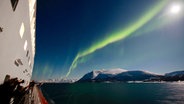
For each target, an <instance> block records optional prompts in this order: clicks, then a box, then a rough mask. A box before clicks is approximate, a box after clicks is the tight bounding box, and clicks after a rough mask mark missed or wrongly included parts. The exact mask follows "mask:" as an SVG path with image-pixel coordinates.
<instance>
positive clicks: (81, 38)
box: [32, 0, 184, 80]
mask: <svg viewBox="0 0 184 104" xmlns="http://www.w3.org/2000/svg"><path fill="white" fill-rule="evenodd" d="M183 4H184V2H183V1H182V0H37V20H36V56H35V63H34V69H33V70H34V71H33V78H32V79H35V80H44V79H51V78H65V77H67V78H81V77H82V76H83V75H84V74H86V73H87V72H90V71H92V70H101V69H107V70H108V69H115V68H122V69H125V70H147V71H151V72H155V73H159V74H164V73H166V72H171V71H176V70H184V12H183V6H184V5H183ZM173 5H179V6H181V8H180V11H179V12H178V13H172V12H171V8H172V6H173Z"/></svg>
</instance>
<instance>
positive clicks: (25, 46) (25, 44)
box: [24, 40, 27, 50]
mask: <svg viewBox="0 0 184 104" xmlns="http://www.w3.org/2000/svg"><path fill="white" fill-rule="evenodd" d="M26 49H27V40H26V41H25V43H24V50H26Z"/></svg>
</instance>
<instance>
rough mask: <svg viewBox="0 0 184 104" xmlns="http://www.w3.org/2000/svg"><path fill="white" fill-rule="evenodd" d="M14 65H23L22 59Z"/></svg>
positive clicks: (17, 60)
mask: <svg viewBox="0 0 184 104" xmlns="http://www.w3.org/2000/svg"><path fill="white" fill-rule="evenodd" d="M14 64H15V65H16V66H19V65H23V63H22V60H21V59H16V60H15V62H14Z"/></svg>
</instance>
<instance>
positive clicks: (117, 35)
mask: <svg viewBox="0 0 184 104" xmlns="http://www.w3.org/2000/svg"><path fill="white" fill-rule="evenodd" d="M165 4H166V0H160V2H159V3H158V4H157V5H156V6H154V7H153V8H151V9H150V10H149V11H147V12H146V13H145V15H143V16H142V17H141V18H139V19H138V20H137V21H136V22H134V23H132V24H130V25H129V26H128V27H127V28H125V29H122V30H120V31H118V32H114V33H112V34H109V35H108V36H107V37H105V38H104V39H102V40H100V41H98V42H95V43H94V44H92V45H91V46H90V47H88V48H86V49H85V50H83V51H79V52H78V54H77V55H76V56H75V58H74V60H73V62H72V64H71V66H70V68H69V70H68V72H67V74H66V77H68V76H69V75H70V73H71V71H72V70H74V69H75V68H76V67H77V65H78V64H80V63H84V62H85V61H86V59H85V58H84V57H85V56H87V55H89V54H92V53H94V52H95V51H97V50H99V49H101V48H103V47H105V46H107V45H109V44H111V43H114V42H117V41H120V40H123V39H125V38H126V37H128V36H130V35H131V34H132V33H134V32H135V31H137V30H138V29H140V28H141V27H142V26H144V25H145V24H146V23H147V22H149V21H150V20H151V19H152V18H153V17H154V16H156V14H157V13H159V12H160V11H161V10H162V8H163V7H164V6H165Z"/></svg>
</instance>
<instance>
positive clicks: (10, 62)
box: [0, 0, 36, 86]
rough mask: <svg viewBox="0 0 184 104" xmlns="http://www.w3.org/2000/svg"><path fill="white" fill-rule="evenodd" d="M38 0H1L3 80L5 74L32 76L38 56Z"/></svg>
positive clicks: (0, 67)
mask: <svg viewBox="0 0 184 104" xmlns="http://www.w3.org/2000/svg"><path fill="white" fill-rule="evenodd" d="M35 24H36V0H0V84H2V83H3V82H4V79H5V76H6V75H10V77H12V78H15V77H17V78H18V79H23V80H25V84H24V86H26V85H28V84H29V82H30V79H31V76H32V71H33V65H34V56H35V29H36V25H35Z"/></svg>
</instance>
